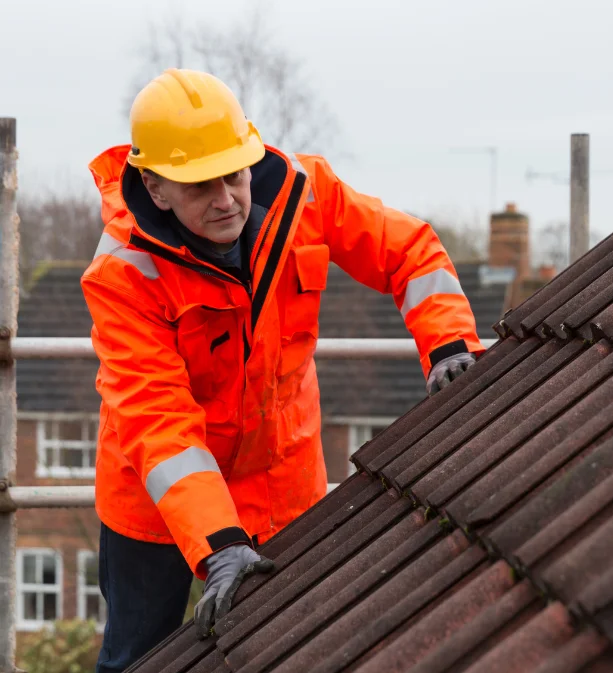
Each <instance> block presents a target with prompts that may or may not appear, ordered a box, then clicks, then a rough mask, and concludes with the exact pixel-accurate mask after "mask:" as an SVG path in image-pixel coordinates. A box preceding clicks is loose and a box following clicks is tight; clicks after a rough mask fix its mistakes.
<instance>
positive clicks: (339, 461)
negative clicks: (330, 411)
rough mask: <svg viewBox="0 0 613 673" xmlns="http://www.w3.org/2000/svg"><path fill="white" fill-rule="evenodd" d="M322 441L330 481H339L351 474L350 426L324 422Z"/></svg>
mask: <svg viewBox="0 0 613 673" xmlns="http://www.w3.org/2000/svg"><path fill="white" fill-rule="evenodd" d="M321 441H322V444H323V447H324V458H325V460H326V469H327V471H328V481H329V482H330V483H339V482H341V481H343V480H345V479H346V478H347V476H348V475H349V426H347V425H327V424H326V423H325V422H324V423H323V426H322V429H321Z"/></svg>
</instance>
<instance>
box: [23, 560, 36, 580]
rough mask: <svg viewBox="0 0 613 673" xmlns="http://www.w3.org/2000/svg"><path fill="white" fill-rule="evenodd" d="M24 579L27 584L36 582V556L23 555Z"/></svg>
mask: <svg viewBox="0 0 613 673" xmlns="http://www.w3.org/2000/svg"><path fill="white" fill-rule="evenodd" d="M22 558H23V581H24V583H25V584H36V556H33V555H32V554H24V555H23V557H22Z"/></svg>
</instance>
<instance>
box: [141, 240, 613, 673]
mask: <svg viewBox="0 0 613 673" xmlns="http://www.w3.org/2000/svg"><path fill="white" fill-rule="evenodd" d="M609 248H611V250H612V251H613V237H612V238H610V239H607V240H606V241H604V242H603V243H602V244H601V246H599V247H598V248H596V249H595V250H592V251H591V252H590V253H589V255H588V256H587V258H588V259H587V262H586V258H583V259H582V260H580V261H579V262H578V263H577V264H576V265H574V266H573V267H571V268H570V269H569V270H568V271H566V272H565V273H564V274H563V275H562V277H564V278H565V281H564V282H561V281H560V280H559V279H556V280H554V281H552V283H551V284H550V285H548V286H547V287H546V288H544V289H543V290H542V291H540V292H539V293H538V294H537V295H536V296H535V297H534V298H533V299H531V300H528V301H527V302H525V304H524V305H522V306H521V307H519V309H517V311H518V312H517V313H516V312H511V313H510V314H508V315H507V316H506V317H505V318H504V322H503V323H501V324H498V329H499V330H500V331H501V332H502V338H501V340H500V341H499V342H498V343H497V344H496V345H495V346H494V347H493V348H491V349H490V350H489V351H488V352H487V353H486V354H485V355H484V356H483V357H482V358H480V360H479V361H478V362H477V364H476V365H475V366H474V367H472V368H471V369H470V370H469V371H468V372H467V373H466V374H465V375H464V376H463V377H462V378H460V379H458V380H457V381H456V382H455V383H454V384H453V385H452V386H450V387H449V388H447V389H445V390H444V391H442V392H441V393H439V394H437V395H436V396H435V397H433V398H431V399H428V400H425V401H423V402H422V403H421V404H420V405H419V406H417V407H416V408H414V409H412V410H411V411H410V412H409V413H408V414H406V415H405V416H403V417H402V418H400V419H399V420H398V421H397V422H396V423H394V424H393V425H391V426H390V427H389V428H388V429H387V430H385V431H383V432H382V433H381V434H380V435H378V436H377V437H375V438H374V439H373V440H372V441H371V442H369V443H368V444H366V445H365V446H364V447H362V449H361V450H360V451H359V452H358V453H357V454H356V455H355V462H356V464H357V466H358V467H359V468H360V472H358V473H357V474H354V475H353V476H352V477H350V478H349V479H348V480H347V481H345V482H344V483H343V484H342V485H341V486H340V487H339V488H338V489H337V490H335V491H333V492H332V493H331V494H330V495H328V496H327V497H326V498H325V499H324V500H322V501H321V502H320V503H318V504H317V505H316V506H315V507H313V508H312V509H311V510H309V511H308V512H306V513H305V514H304V515H303V516H302V517H301V518H299V519H298V520H297V521H295V522H294V523H293V524H292V525H290V526H289V527H288V528H287V529H285V530H284V531H282V532H281V533H280V534H279V535H277V536H276V537H275V538H273V539H272V540H271V541H270V542H268V543H267V544H266V545H264V546H263V548H262V551H263V553H265V554H267V555H268V556H270V557H272V558H274V559H275V560H276V563H277V567H278V570H277V572H276V573H275V574H274V575H273V576H272V577H261V576H258V577H252V578H250V579H249V580H247V581H246V582H245V584H244V585H243V587H242V588H241V590H240V592H239V596H238V601H237V604H236V607H235V608H234V609H233V611H232V612H231V613H230V615H228V617H227V618H226V619H225V620H223V621H222V622H221V623H220V624H218V625H217V627H216V636H215V638H211V639H209V640H207V641H204V642H198V641H197V640H196V639H195V635H194V630H193V625H191V624H188V625H186V626H185V627H183V629H182V630H181V631H179V632H178V633H177V634H173V636H171V637H170V638H169V639H168V640H167V641H166V642H165V643H163V644H162V645H161V646H160V647H159V648H157V650H156V651H154V652H153V653H150V654H149V655H148V656H147V657H146V658H145V659H144V660H143V661H141V662H139V663H138V664H136V665H135V666H134V667H132V668H131V669H130V672H131V673H137V672H138V673H150V672H153V671H156V672H157V673H160V672H163V673H187V672H192V671H193V672H194V673H220V672H222V671H226V672H231V673H267V672H274V673H302V672H304V671H309V672H311V673H336V672H339V671H356V672H359V673H380V671H386V672H387V671H410V672H411V673H444V672H451V671H453V673H461V672H469V673H490V672H491V671H496V672H499V673H514V672H520V671H521V673H554V672H555V673H579V672H581V673H602V672H605V671H609V672H610V671H613V414H611V412H610V400H611V399H612V396H613V319H612V318H611V313H612V312H613V308H612V306H613V301H612V300H611V299H608V300H607V299H605V295H603V294H602V293H603V292H604V290H605V289H606V288H604V287H603V286H602V282H601V280H602V276H603V275H604V274H606V273H608V272H609V270H610V269H613V256H612V257H611V258H610V259H608V262H607V265H600V266H599V267H598V268H599V274H594V273H593V269H594V268H595V267H596V265H597V261H595V260H596V259H597V258H600V259H602V258H604V257H605V256H606V255H608V253H607V252H606V250H607V249H609ZM603 253H604V254H603ZM586 273H588V274H589V278H586V277H584V274H586ZM599 279H601V280H600V281H599ZM571 285H572V286H573V287H574V290H573V291H574V293H575V294H569V292H568V291H567V288H568V287H570V286H571ZM581 293H583V295H582V297H584V298H585V297H586V296H587V295H588V294H590V293H591V294H592V295H593V298H592V299H589V300H585V299H582V308H585V309H586V310H585V311H584V313H583V315H584V316H585V317H584V321H583V322H581V323H579V320H578V319H577V318H573V320H574V322H573V321H571V318H572V317H573V316H576V314H577V302H576V301H575V300H576V297H577V296H578V295H579V294H581ZM607 296H608V295H607ZM539 297H540V298H539ZM596 297H598V301H595V299H596ZM589 302H592V303H591V304H590V308H589V310H587V306H588V303H589ZM554 313H556V314H557V315H556V316H555V317H554V320H555V322H551V321H550V323H551V324H550V325H548V327H547V328H543V329H540V328H541V326H542V325H544V324H546V322H547V320H548V318H549V317H550V316H553V314H554ZM588 313H589V315H587V314H588ZM559 325H564V329H563V330H561V331H562V334H563V338H560V336H559V335H557V333H556V332H555V331H553V329H552V328H557V327H559ZM554 334H555V336H554Z"/></svg>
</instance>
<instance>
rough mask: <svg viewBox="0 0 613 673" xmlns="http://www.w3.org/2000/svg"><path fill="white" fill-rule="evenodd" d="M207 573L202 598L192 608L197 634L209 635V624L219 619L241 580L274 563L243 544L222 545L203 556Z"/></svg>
mask: <svg viewBox="0 0 613 673" xmlns="http://www.w3.org/2000/svg"><path fill="white" fill-rule="evenodd" d="M205 564H206V567H207V570H208V577H207V580H206V582H205V584H204V592H203V594H202V598H201V599H200V601H199V602H198V604H197V605H196V608H195V610H194V623H195V625H196V632H197V634H198V637H199V638H207V637H208V636H210V635H211V630H212V628H213V625H214V624H215V623H216V622H218V621H219V620H220V619H223V618H224V617H225V616H226V615H227V614H228V612H230V608H231V607H232V601H233V600H234V595H235V594H236V592H237V591H238V588H239V587H240V585H241V582H242V581H243V580H244V579H245V578H246V577H248V576H249V575H253V574H254V573H270V572H272V571H273V570H274V569H275V564H274V563H273V562H272V561H271V560H269V559H267V558H265V557H264V556H260V555H259V554H256V552H254V551H253V549H251V547H248V546H247V545H245V544H237V545H233V546H232V547H226V548H225V549H222V550H221V551H218V552H216V553H215V554H212V555H211V556H209V557H208V558H207V559H205Z"/></svg>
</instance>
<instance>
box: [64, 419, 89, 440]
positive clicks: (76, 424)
mask: <svg viewBox="0 0 613 673" xmlns="http://www.w3.org/2000/svg"><path fill="white" fill-rule="evenodd" d="M58 439H68V440H77V441H81V439H83V423H82V422H81V421H61V422H60V429H59V437H58Z"/></svg>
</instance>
